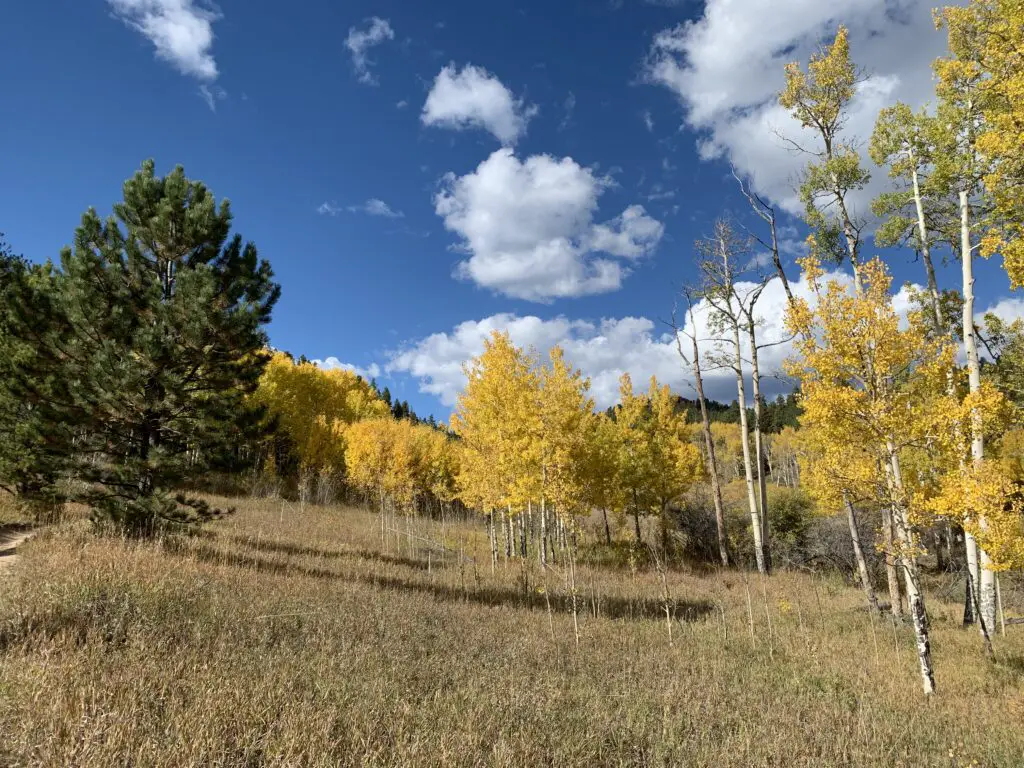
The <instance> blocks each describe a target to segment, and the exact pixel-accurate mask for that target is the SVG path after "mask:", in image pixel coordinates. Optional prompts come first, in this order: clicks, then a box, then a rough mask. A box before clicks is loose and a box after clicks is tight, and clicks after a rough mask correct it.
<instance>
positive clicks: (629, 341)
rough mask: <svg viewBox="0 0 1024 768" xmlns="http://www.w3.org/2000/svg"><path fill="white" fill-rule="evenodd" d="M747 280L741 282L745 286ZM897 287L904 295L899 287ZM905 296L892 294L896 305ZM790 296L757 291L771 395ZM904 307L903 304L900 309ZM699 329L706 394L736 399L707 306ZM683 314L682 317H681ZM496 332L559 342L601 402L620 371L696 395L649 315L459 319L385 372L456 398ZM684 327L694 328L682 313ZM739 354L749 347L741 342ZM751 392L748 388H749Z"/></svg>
mask: <svg viewBox="0 0 1024 768" xmlns="http://www.w3.org/2000/svg"><path fill="white" fill-rule="evenodd" d="M832 276H833V277H836V278H837V279H839V280H841V281H842V282H844V283H847V284H849V283H851V282H852V281H851V279H850V277H849V276H848V275H846V274H844V273H833V275H832ZM750 287H751V286H749V285H746V284H740V285H739V286H738V289H739V290H740V291H741V293H742V292H745V291H747V290H749V288H750ZM791 287H792V289H793V291H794V293H796V294H797V295H798V296H802V297H806V298H811V292H810V290H809V287H808V286H807V285H806V284H805V283H804V282H802V281H798V282H795V283H792V284H791ZM901 293H903V292H902V291H901ZM901 303H902V304H906V303H907V302H906V301H905V300H903V299H899V297H897V304H901ZM786 307H787V299H786V295H785V292H784V290H783V288H782V286H781V284H780V283H779V281H778V280H773V281H772V282H771V283H769V285H768V287H767V288H766V289H765V290H764V292H763V293H762V295H761V298H760V301H759V302H758V304H757V312H756V316H757V317H758V318H759V320H760V329H759V331H758V343H759V344H762V343H763V344H770V343H771V344H774V345H775V346H771V347H767V348H765V349H762V350H761V351H760V355H759V362H760V368H761V371H762V376H763V377H764V381H763V385H762V386H763V391H764V392H765V393H766V394H767V395H769V396H771V395H774V394H777V393H779V392H788V391H790V390H791V388H792V383H791V382H789V381H786V380H784V378H783V376H782V365H783V361H784V360H785V359H786V357H787V356H788V355H789V354H791V352H792V345H791V344H790V343H789V341H788V339H789V336H788V334H787V333H786V331H785V328H784V326H783V323H784V319H785V310H786ZM904 311H905V310H904ZM694 315H695V318H696V333H697V337H698V339H700V346H701V350H702V355H703V362H704V365H705V372H704V379H705V381H704V386H705V389H706V392H707V395H708V397H710V398H712V399H715V400H719V401H722V402H732V401H733V400H735V399H736V378H735V375H734V374H733V373H732V371H728V370H722V369H712V366H711V361H712V358H713V357H714V355H715V354H716V353H717V354H721V351H722V350H721V349H720V348H719V347H718V345H717V343H716V342H715V341H712V339H714V338H715V336H716V334H715V333H714V332H713V331H712V330H711V327H710V316H711V313H710V307H709V306H708V305H707V304H706V303H705V302H703V301H702V302H700V303H699V304H697V305H696V307H695V311H694ZM682 319H683V318H682V317H680V320H682ZM494 330H501V331H507V332H508V333H509V335H510V336H511V338H512V341H513V342H514V343H515V344H517V345H519V346H521V347H524V348H530V347H533V348H535V349H537V350H539V351H540V352H541V353H542V354H543V353H545V352H546V351H547V350H548V349H549V348H550V347H552V346H553V345H555V344H560V345H561V346H562V347H563V349H564V350H565V353H566V356H567V357H568V359H569V360H570V361H572V363H573V364H574V365H576V366H577V367H579V368H580V369H581V370H582V371H583V373H584V374H585V375H586V376H589V377H590V380H591V392H592V394H593V396H594V400H595V403H596V405H597V407H598V408H606V407H607V406H609V405H612V404H614V403H615V402H617V401H618V389H619V377H620V376H621V375H622V374H623V373H626V372H628V373H629V374H630V376H631V377H632V378H633V382H634V384H635V385H638V386H639V387H641V388H644V389H646V385H647V381H648V379H649V378H650V377H651V376H652V375H653V376H657V378H658V381H659V382H662V383H664V384H668V385H670V386H671V387H672V389H673V391H675V392H676V393H678V394H680V395H682V396H683V397H689V398H693V397H694V396H695V394H694V391H693V389H692V382H693V377H692V375H691V372H690V369H689V367H688V366H686V365H684V363H683V362H682V360H681V359H680V358H679V354H678V352H677V349H676V343H675V339H674V338H673V335H672V331H671V329H669V328H668V327H667V326H664V325H659V324H656V323H655V322H654V321H652V320H650V319H648V318H646V317H623V318H605V319H602V320H600V321H598V322H591V321H588V320H571V319H569V318H566V317H564V316H559V317H555V318H553V319H550V320H542V319H541V318H539V317H535V316H532V315H530V316H526V317H520V316H516V315H513V314H498V315H492V316H490V317H486V318H484V319H482V320H469V321H466V322H464V323H460V324H459V325H457V326H456V327H455V328H454V329H452V330H451V331H450V332H448V333H435V334H432V335H430V336H427V337H426V338H424V339H421V340H419V341H416V342H413V343H411V344H409V345H407V346H406V347H404V348H402V349H400V350H398V351H397V352H394V353H393V354H392V355H391V356H390V362H389V363H388V365H387V366H386V370H387V371H389V372H399V373H406V374H409V375H410V376H413V377H415V378H417V379H418V380H419V386H420V391H421V392H425V393H429V394H432V395H434V396H436V397H437V398H439V399H440V401H441V402H442V403H444V404H445V405H448V406H451V405H453V404H454V403H455V400H456V398H457V396H458V393H459V392H460V391H461V389H462V387H463V386H465V376H464V375H463V372H462V366H463V364H464V363H466V362H467V361H469V360H470V359H472V358H473V357H475V356H477V355H479V354H480V353H481V352H482V351H483V345H484V339H486V338H487V337H488V336H490V334H491V332H492V331H494ZM684 331H685V332H686V333H692V332H693V331H694V326H693V325H691V323H690V321H689V318H686V323H685V324H684ZM689 345H690V340H689V338H688V337H687V338H683V349H684V351H686V352H689V350H690V347H689ZM744 355H745V356H748V357H749V350H748V349H747V348H746V347H744ZM747 393H748V395H749V393H750V387H749V386H748V387H747Z"/></svg>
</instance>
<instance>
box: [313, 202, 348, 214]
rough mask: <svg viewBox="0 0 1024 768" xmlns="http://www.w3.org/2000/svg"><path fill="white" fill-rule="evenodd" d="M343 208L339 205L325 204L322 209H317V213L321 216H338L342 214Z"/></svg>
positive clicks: (321, 206)
mask: <svg viewBox="0 0 1024 768" xmlns="http://www.w3.org/2000/svg"><path fill="white" fill-rule="evenodd" d="M341 211H342V208H341V206H340V205H338V204H337V203H331V202H324V203H321V204H320V207H319V208H317V209H316V212H317V213H319V214H320V215H321V216H337V215H338V214H339V213H341Z"/></svg>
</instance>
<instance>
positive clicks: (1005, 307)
mask: <svg viewBox="0 0 1024 768" xmlns="http://www.w3.org/2000/svg"><path fill="white" fill-rule="evenodd" d="M975 306H977V305H975ZM988 314H992V315H995V316H996V317H998V318H999V319H1000V320H1002V321H1003V322H1006V323H1012V322H1013V321H1014V320H1024V299H1018V298H1015V297H1011V296H1008V297H1005V298H1002V299H999V301H997V302H995V303H994V304H992V305H990V306H989V307H988V308H987V309H984V310H982V311H981V312H976V313H975V314H974V320H975V322H976V323H978V324H979V325H980V324H981V323H983V322H984V320H985V315H988Z"/></svg>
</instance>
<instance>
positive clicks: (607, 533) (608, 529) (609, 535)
mask: <svg viewBox="0 0 1024 768" xmlns="http://www.w3.org/2000/svg"><path fill="white" fill-rule="evenodd" d="M601 512H602V514H603V515H604V538H605V541H606V542H607V543H608V546H609V547H610V546H611V545H612V529H611V527H610V526H609V525H608V508H607V507H602V508H601Z"/></svg>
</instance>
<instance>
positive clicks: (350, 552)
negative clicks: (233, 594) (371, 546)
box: [210, 534, 451, 571]
mask: <svg viewBox="0 0 1024 768" xmlns="http://www.w3.org/2000/svg"><path fill="white" fill-rule="evenodd" d="M210 538H222V539H225V540H227V541H230V542H232V543H234V544H238V545H240V546H242V547H245V548H246V549H249V550H253V551H255V552H267V553H271V554H281V555H290V556H294V557H312V558H321V559H323V560H340V559H342V558H347V557H351V558H356V559H358V560H368V561H373V562H378V563H387V564H389V565H401V566H403V567H405V568H412V569H414V570H417V571H426V570H428V569H431V568H437V567H441V566H442V565H443V564H444V563H446V562H448V561H449V560H450V559H451V555H450V554H448V553H442V552H437V553H434V556H433V560H432V561H431V562H430V563H428V562H427V561H425V560H419V559H416V558H411V557H402V556H399V555H387V554H384V553H383V552H375V551H373V550H368V549H321V548H320V547H310V546H306V545H304V544H295V543H293V542H290V541H273V540H270V539H261V538H256V537H254V536H244V535H241V534H230V535H225V534H220V535H215V536H214V537H210ZM446 555H447V557H446Z"/></svg>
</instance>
